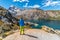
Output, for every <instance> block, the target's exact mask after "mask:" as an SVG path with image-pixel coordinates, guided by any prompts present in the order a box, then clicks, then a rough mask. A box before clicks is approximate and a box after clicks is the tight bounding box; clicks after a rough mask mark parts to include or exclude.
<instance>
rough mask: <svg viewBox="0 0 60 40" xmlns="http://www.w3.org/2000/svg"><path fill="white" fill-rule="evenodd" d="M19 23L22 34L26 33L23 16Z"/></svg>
mask: <svg viewBox="0 0 60 40" xmlns="http://www.w3.org/2000/svg"><path fill="white" fill-rule="evenodd" d="M19 25H20V35H23V34H24V20H23V18H21V19H20V20H19Z"/></svg>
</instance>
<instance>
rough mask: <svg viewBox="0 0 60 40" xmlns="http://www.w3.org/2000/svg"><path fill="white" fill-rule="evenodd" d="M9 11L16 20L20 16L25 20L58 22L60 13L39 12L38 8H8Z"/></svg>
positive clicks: (52, 11)
mask: <svg viewBox="0 0 60 40" xmlns="http://www.w3.org/2000/svg"><path fill="white" fill-rule="evenodd" d="M9 11H10V12H11V13H12V15H13V16H15V17H17V18H18V19H19V18H20V16H23V17H24V18H25V19H29V20H30V19H48V20H56V19H59V20H60V18H59V17H60V11H58V10H47V11H44V10H41V9H38V8H31V9H27V8H25V9H20V8H17V7H15V6H12V7H9Z"/></svg>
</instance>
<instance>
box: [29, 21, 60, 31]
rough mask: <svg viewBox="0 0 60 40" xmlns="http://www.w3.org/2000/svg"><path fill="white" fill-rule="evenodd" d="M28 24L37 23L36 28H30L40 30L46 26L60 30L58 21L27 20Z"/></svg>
mask: <svg viewBox="0 0 60 40" xmlns="http://www.w3.org/2000/svg"><path fill="white" fill-rule="evenodd" d="M29 21H30V22H33V23H37V24H38V26H34V25H32V26H31V27H32V28H41V26H42V25H46V26H48V27H51V28H54V29H59V30H60V21H57V20H52V21H51V20H29Z"/></svg>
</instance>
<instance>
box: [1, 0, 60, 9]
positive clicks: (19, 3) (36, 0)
mask: <svg viewBox="0 0 60 40" xmlns="http://www.w3.org/2000/svg"><path fill="white" fill-rule="evenodd" d="M11 5H14V6H15V7H18V8H39V9H42V10H60V0H0V6H2V7H4V8H6V9H8V8H9V7H10V6H11Z"/></svg>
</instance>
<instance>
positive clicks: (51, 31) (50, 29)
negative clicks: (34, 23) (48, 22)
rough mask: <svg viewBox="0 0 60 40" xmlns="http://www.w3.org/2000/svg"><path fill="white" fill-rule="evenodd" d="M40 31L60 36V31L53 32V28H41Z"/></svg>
mask: <svg viewBox="0 0 60 40" xmlns="http://www.w3.org/2000/svg"><path fill="white" fill-rule="evenodd" d="M42 30H44V31H46V32H48V33H53V34H58V35H60V30H54V29H53V28H50V27H48V26H45V25H44V26H42Z"/></svg>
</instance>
